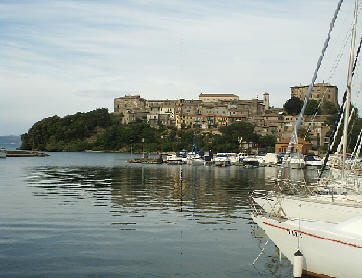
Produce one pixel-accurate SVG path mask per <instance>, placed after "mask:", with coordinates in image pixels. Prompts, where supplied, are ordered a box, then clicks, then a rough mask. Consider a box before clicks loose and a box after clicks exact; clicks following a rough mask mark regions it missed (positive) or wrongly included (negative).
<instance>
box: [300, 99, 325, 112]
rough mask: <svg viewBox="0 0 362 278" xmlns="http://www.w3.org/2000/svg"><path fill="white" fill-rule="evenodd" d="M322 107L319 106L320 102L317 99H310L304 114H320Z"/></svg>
mask: <svg viewBox="0 0 362 278" xmlns="http://www.w3.org/2000/svg"><path fill="white" fill-rule="evenodd" d="M320 113H321V109H320V107H319V102H318V101H317V100H315V99H310V100H308V103H307V106H306V108H305V111H304V114H305V115H314V114H318V115H320Z"/></svg>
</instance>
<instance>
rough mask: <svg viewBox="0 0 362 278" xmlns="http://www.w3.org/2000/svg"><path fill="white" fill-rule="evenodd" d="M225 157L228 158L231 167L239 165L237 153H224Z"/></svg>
mask: <svg viewBox="0 0 362 278" xmlns="http://www.w3.org/2000/svg"><path fill="white" fill-rule="evenodd" d="M226 155H227V156H228V157H229V159H230V163H231V165H235V164H238V163H239V155H238V154H237V153H226Z"/></svg>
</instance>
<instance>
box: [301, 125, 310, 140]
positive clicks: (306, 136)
mask: <svg viewBox="0 0 362 278" xmlns="http://www.w3.org/2000/svg"><path fill="white" fill-rule="evenodd" d="M298 137H300V138H303V139H305V140H306V141H311V133H310V131H308V129H306V128H305V127H302V126H301V127H300V128H299V129H298Z"/></svg>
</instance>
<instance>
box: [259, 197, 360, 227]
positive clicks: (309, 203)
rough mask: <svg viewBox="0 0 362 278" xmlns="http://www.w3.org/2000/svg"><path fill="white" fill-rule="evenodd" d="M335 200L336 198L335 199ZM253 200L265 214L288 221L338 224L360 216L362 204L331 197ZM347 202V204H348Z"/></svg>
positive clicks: (346, 198) (264, 198) (260, 198)
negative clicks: (303, 220) (301, 220)
mask: <svg viewBox="0 0 362 278" xmlns="http://www.w3.org/2000/svg"><path fill="white" fill-rule="evenodd" d="M336 198H337V197H336ZM253 200H254V201H255V202H256V203H257V204H258V205H259V206H261V207H262V208H263V209H264V210H265V211H266V212H267V213H270V214H272V215H282V216H283V217H288V218H290V219H299V218H301V219H305V220H321V221H327V222H333V223H338V222H342V221H345V220H348V219H350V218H352V217H355V216H360V215H362V202H361V204H359V203H358V202H356V201H355V202H352V199H351V200H349V199H348V197H345V200H344V201H342V200H341V201H338V200H337V201H335V202H332V201H331V196H318V197H309V198H302V197H296V196H283V198H281V199H280V200H278V198H277V197H256V198H253ZM348 202H349V203H348Z"/></svg>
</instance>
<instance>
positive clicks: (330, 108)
mask: <svg viewBox="0 0 362 278" xmlns="http://www.w3.org/2000/svg"><path fill="white" fill-rule="evenodd" d="M322 112H323V114H326V115H335V114H337V113H338V106H337V105H336V104H334V103H333V102H330V101H324V102H323V105H322Z"/></svg>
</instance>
